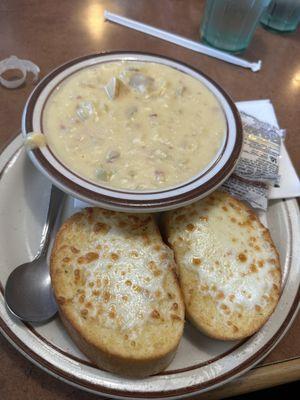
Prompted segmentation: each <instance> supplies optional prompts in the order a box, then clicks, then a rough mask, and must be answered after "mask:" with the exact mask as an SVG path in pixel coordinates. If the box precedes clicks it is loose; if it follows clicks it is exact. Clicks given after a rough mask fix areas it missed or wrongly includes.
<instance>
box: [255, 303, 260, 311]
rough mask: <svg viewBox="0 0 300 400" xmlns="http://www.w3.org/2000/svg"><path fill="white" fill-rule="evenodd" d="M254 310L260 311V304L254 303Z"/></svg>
mask: <svg viewBox="0 0 300 400" xmlns="http://www.w3.org/2000/svg"><path fill="white" fill-rule="evenodd" d="M255 311H257V312H260V311H261V306H259V305H258V304H255Z"/></svg>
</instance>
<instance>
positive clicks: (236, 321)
mask: <svg viewBox="0 0 300 400" xmlns="http://www.w3.org/2000/svg"><path fill="white" fill-rule="evenodd" d="M164 224H165V229H166V233H167V238H168V242H169V243H170V245H171V247H172V248H173V250H174V252H175V259H176V261H177V264H178V267H179V277H180V278H179V280H180V284H181V288H182V291H183V295H184V300H185V305H186V312H187V315H188V316H189V318H190V319H191V321H192V322H194V324H195V325H196V326H197V327H198V328H199V329H200V330H202V331H203V332H204V333H206V334H207V335H209V336H212V337H214V338H217V339H222V340H235V339H241V338H244V337H247V336H249V335H251V334H253V333H254V332H256V331H257V330H258V329H259V328H260V327H261V326H262V325H263V324H264V323H265V322H266V320H267V319H268V318H269V316H270V315H271V313H272V312H273V310H274V308H275V306H276V304H277V302H278V299H279V293H280V281H281V271H280V263H279V257H278V254H277V251H276V248H275V246H274V244H273V242H272V239H271V237H270V234H269V231H268V230H267V229H266V228H265V227H264V226H263V225H262V224H261V223H260V221H259V220H258V218H257V216H256V215H255V214H254V213H253V211H252V210H250V209H249V208H248V207H247V206H245V205H244V204H243V203H241V202H240V201H238V200H236V199H234V198H233V197H231V196H229V195H228V194H226V193H222V192H215V193H213V194H212V195H210V196H208V197H207V198H205V199H203V200H201V201H199V202H198V203H195V204H192V205H191V206H188V207H183V208H181V209H178V210H175V211H170V212H169V213H167V214H166V215H165V216H164Z"/></svg>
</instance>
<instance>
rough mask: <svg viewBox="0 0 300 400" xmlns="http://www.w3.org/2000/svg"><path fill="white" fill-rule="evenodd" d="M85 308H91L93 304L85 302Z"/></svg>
mask: <svg viewBox="0 0 300 400" xmlns="http://www.w3.org/2000/svg"><path fill="white" fill-rule="evenodd" d="M85 306H86V308H93V305H92V303H91V302H90V301H88V302H87V303H85Z"/></svg>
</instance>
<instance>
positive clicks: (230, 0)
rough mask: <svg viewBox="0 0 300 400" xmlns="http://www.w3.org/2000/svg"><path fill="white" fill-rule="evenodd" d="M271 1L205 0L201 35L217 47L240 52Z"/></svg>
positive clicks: (245, 46) (205, 40)
mask: <svg viewBox="0 0 300 400" xmlns="http://www.w3.org/2000/svg"><path fill="white" fill-rule="evenodd" d="M270 1H271V0H206V5H205V13H204V17H203V21H202V24H201V37H202V40H203V41H204V42H206V43H207V44H209V45H211V46H213V47H217V48H219V49H223V50H227V51H231V52H241V51H243V50H245V49H246V48H247V47H248V45H249V43H250V41H251V39H252V36H253V33H254V31H255V28H256V26H257V24H258V22H259V18H260V16H261V14H262V12H263V11H264V9H265V8H266V7H267V6H268V5H269V3H270Z"/></svg>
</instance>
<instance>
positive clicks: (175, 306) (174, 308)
mask: <svg viewBox="0 0 300 400" xmlns="http://www.w3.org/2000/svg"><path fill="white" fill-rule="evenodd" d="M178 308H179V306H178V303H173V304H172V306H171V310H173V311H177V310H178Z"/></svg>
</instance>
